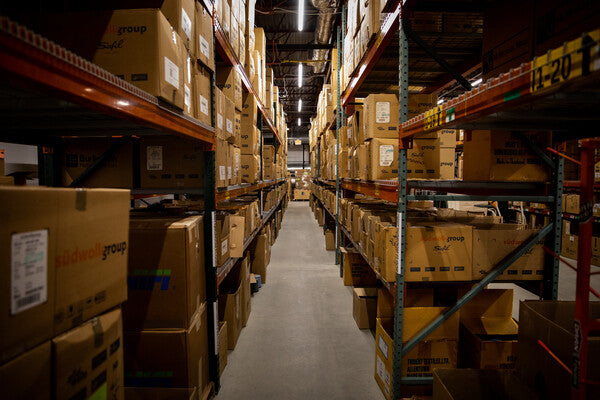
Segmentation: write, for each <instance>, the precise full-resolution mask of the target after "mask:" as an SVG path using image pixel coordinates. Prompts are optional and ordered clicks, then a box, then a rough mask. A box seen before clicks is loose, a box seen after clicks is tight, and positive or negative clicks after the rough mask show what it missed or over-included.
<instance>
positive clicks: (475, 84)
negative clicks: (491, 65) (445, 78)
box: [471, 78, 483, 87]
mask: <svg viewBox="0 0 600 400" xmlns="http://www.w3.org/2000/svg"><path fill="white" fill-rule="evenodd" d="M482 81H483V79H481V78H479V79H477V80H476V81H475V82H473V83H471V86H473V87H475V86H479V85H480V84H481V82H482Z"/></svg>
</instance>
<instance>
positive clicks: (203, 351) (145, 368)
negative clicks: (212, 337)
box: [123, 304, 209, 391]
mask: <svg viewBox="0 0 600 400" xmlns="http://www.w3.org/2000/svg"><path fill="white" fill-rule="evenodd" d="M201 309H202V310H201V312H200V318H198V319H197V320H196V321H195V322H196V324H195V325H194V326H193V327H191V328H190V329H188V330H186V329H146V330H143V331H139V332H137V331H135V332H134V331H132V332H125V333H124V342H123V343H124V344H123V348H124V352H125V385H126V386H128V387H153V388H193V387H198V388H199V391H202V390H203V389H204V387H206V385H208V382H209V381H208V356H209V354H208V351H209V350H208V333H207V329H206V304H203V305H202V307H201Z"/></svg>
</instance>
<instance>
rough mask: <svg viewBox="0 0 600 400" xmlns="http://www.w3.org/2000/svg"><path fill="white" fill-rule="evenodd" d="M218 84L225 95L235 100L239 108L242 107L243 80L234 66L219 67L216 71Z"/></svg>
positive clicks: (235, 104) (235, 105)
mask: <svg viewBox="0 0 600 400" xmlns="http://www.w3.org/2000/svg"><path fill="white" fill-rule="evenodd" d="M216 72H217V73H216V77H215V80H216V85H217V87H218V88H219V89H221V91H222V92H223V95H225V97H227V98H228V99H229V100H231V101H232V102H233V105H234V107H235V108H237V109H238V110H241V109H242V80H241V78H240V75H239V74H238V72H237V70H236V69H235V68H234V67H219V68H217V71H216Z"/></svg>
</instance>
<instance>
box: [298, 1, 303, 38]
mask: <svg viewBox="0 0 600 400" xmlns="http://www.w3.org/2000/svg"><path fill="white" fill-rule="evenodd" d="M302 29H304V0H298V30H299V31H300V32H302Z"/></svg>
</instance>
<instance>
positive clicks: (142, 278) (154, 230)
mask: <svg viewBox="0 0 600 400" xmlns="http://www.w3.org/2000/svg"><path fill="white" fill-rule="evenodd" d="M129 243H130V244H129V264H128V273H127V275H128V276H127V286H128V288H129V290H128V300H127V302H126V303H125V304H124V306H123V323H124V326H125V329H126V330H141V329H151V328H160V329H164V328H182V329H187V328H189V327H190V326H192V325H193V324H194V320H195V319H196V318H198V317H199V315H197V314H198V313H199V312H200V306H201V304H202V303H204V302H205V301H206V287H205V286H206V285H205V276H204V275H205V272H204V225H203V222H202V216H193V217H188V218H184V219H166V218H157V217H154V218H152V217H150V218H136V217H135V216H133V217H132V219H131V222H130V229H129Z"/></svg>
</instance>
